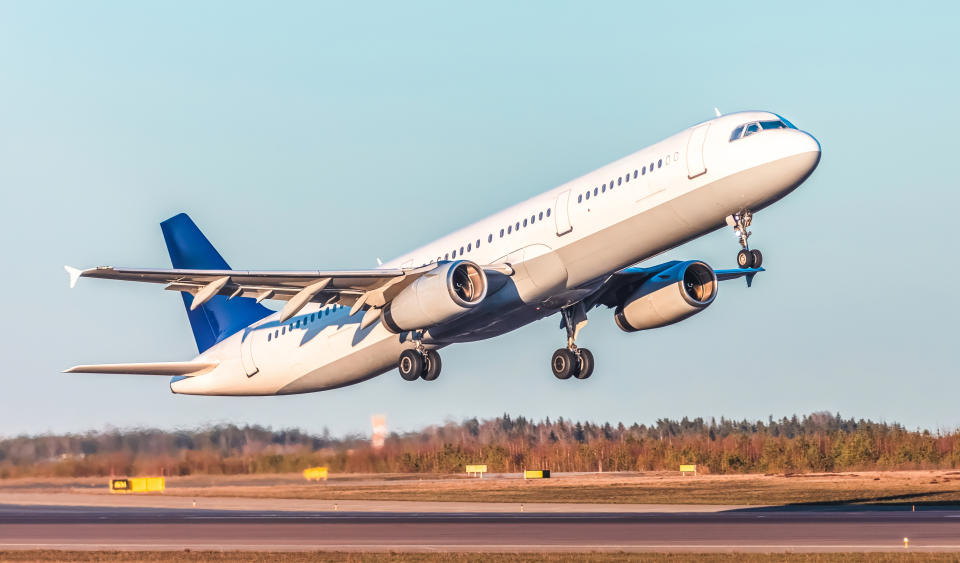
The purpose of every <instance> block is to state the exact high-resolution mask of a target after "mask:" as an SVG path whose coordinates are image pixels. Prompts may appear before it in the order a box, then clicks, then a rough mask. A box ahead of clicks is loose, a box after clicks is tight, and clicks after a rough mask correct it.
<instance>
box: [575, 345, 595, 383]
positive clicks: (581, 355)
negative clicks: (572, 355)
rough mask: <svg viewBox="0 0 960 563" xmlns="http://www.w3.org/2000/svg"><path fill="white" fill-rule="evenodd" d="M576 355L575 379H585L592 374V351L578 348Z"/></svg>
mask: <svg viewBox="0 0 960 563" xmlns="http://www.w3.org/2000/svg"><path fill="white" fill-rule="evenodd" d="M577 356H578V360H579V362H578V365H577V373H576V376H577V379H586V378H588V377H590V376H591V375H593V366H594V362H593V352H591V351H590V350H587V349H586V348H579V349H578V350H577Z"/></svg>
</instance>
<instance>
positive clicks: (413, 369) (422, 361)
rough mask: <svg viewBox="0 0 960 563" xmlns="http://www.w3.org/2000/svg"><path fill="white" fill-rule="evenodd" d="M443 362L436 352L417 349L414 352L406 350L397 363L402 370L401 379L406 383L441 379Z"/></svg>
mask: <svg viewBox="0 0 960 563" xmlns="http://www.w3.org/2000/svg"><path fill="white" fill-rule="evenodd" d="M441 367H442V362H441V361H440V354H438V353H437V351H436V350H425V349H422V348H417V349H414V350H404V351H403V352H401V353H400V360H399V361H397V369H399V370H400V377H402V378H403V379H405V380H406V381H416V380H417V379H421V378H422V379H423V380H424V381H433V380H434V379H436V378H438V377H440V369H441Z"/></svg>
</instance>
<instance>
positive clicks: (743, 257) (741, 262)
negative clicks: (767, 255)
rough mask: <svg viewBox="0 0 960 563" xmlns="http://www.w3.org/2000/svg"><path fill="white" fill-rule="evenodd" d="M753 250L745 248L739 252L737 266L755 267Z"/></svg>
mask: <svg viewBox="0 0 960 563" xmlns="http://www.w3.org/2000/svg"><path fill="white" fill-rule="evenodd" d="M753 259H754V255H753V252H751V251H749V250H747V249H746V248H744V249H743V250H741V251H740V252H738V253H737V266H740V267H741V268H752V267H753Z"/></svg>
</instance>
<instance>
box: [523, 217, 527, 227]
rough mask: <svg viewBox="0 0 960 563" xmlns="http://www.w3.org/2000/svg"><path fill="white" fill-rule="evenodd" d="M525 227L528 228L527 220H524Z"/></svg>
mask: <svg viewBox="0 0 960 563" xmlns="http://www.w3.org/2000/svg"><path fill="white" fill-rule="evenodd" d="M523 226H524V227H526V226H527V220H526V219H524V220H523Z"/></svg>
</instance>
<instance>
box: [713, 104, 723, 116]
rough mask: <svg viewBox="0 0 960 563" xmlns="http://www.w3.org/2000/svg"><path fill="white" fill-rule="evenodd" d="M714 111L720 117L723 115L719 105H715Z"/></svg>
mask: <svg viewBox="0 0 960 563" xmlns="http://www.w3.org/2000/svg"><path fill="white" fill-rule="evenodd" d="M713 113H715V114H716V115H717V117H720V116H721V115H723V114H722V113H720V108H718V107H716V106H714V108H713Z"/></svg>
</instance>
